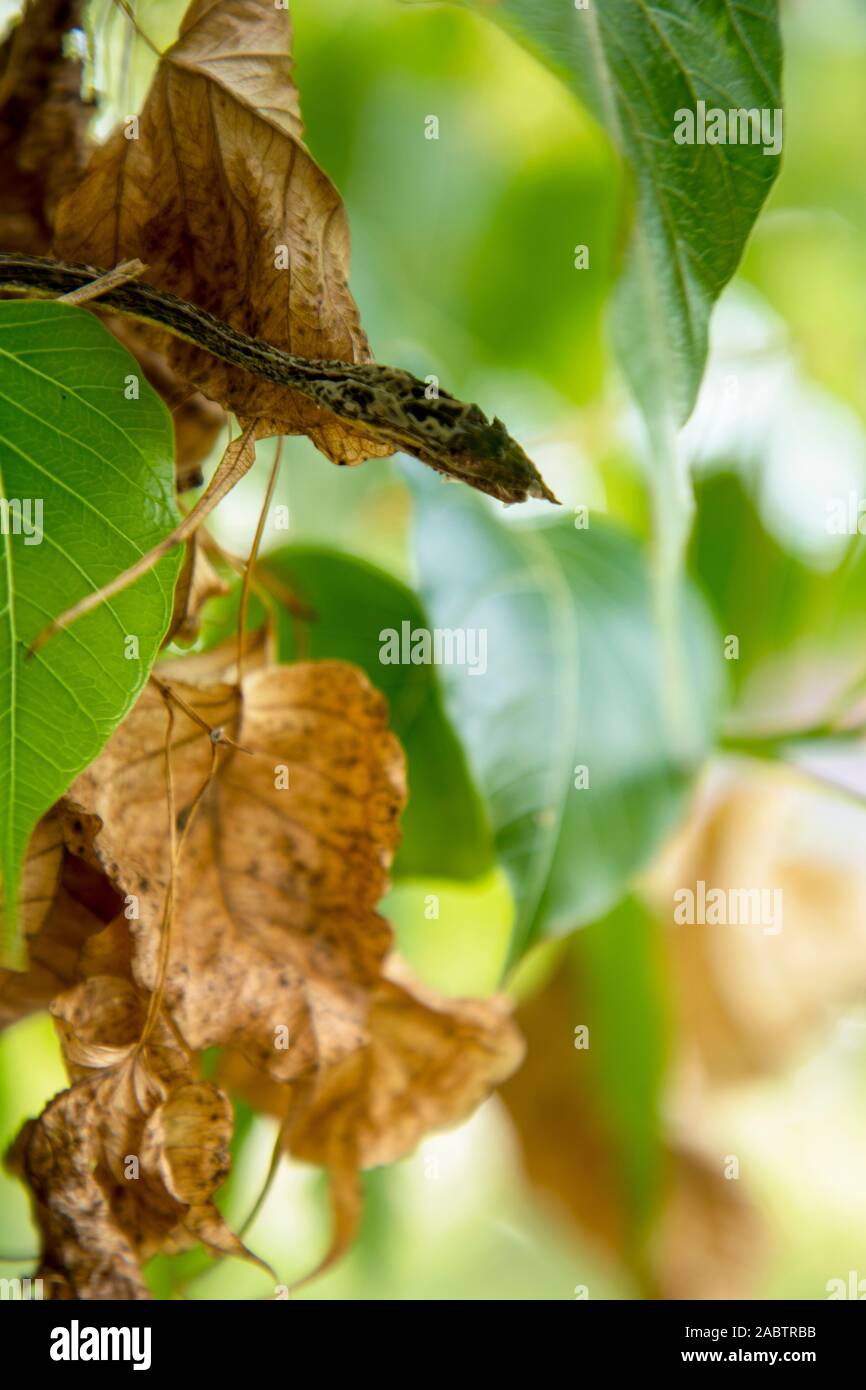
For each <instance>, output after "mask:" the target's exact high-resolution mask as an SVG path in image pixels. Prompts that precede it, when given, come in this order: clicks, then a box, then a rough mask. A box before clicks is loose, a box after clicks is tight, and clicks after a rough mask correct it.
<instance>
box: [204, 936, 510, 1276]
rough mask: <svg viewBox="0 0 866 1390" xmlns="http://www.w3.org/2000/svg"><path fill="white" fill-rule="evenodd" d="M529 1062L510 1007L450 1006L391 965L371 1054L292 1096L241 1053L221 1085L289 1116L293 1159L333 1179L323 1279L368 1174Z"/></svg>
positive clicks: (491, 1003) (377, 991)
mask: <svg viewBox="0 0 866 1390" xmlns="http://www.w3.org/2000/svg"><path fill="white" fill-rule="evenodd" d="M523 1053H524V1047H523V1041H522V1039H521V1036H520V1033H519V1032H518V1030H517V1028H516V1027H515V1025H514V1023H513V1022H512V1021H511V1018H510V1016H509V1006H508V1004H507V1003H506V1001H505V1000H503V999H449V998H446V997H445V996H443V995H440V994H437V993H436V992H435V991H433V990H431V989H429V988H427V987H426V986H424V985H422V984H421V983H420V982H419V981H417V980H415V979H413V978H412V976H411V975H410V973H409V971H408V970H407V969H406V968H405V966H403V965H402V963H400V962H398V961H397V960H396V959H395V958H393V957H392V958H390V959H389V961H388V962H387V964H386V967H385V971H384V974H383V976H382V978H381V979H380V980H379V981H378V982H377V984H376V986H375V988H374V989H373V991H372V995H371V1001H370V1016H369V1036H368V1040H367V1042H366V1044H365V1045H364V1046H363V1047H361V1048H359V1049H357V1050H356V1051H355V1052H353V1053H351V1054H349V1055H347V1056H345V1057H344V1058H342V1059H341V1060H339V1061H338V1062H336V1063H335V1064H333V1065H332V1066H330V1067H326V1068H323V1069H322V1070H321V1072H319V1073H318V1075H316V1076H314V1077H312V1078H310V1079H308V1080H306V1081H302V1082H299V1083H297V1084H295V1085H293V1086H290V1087H288V1088H286V1087H280V1086H277V1085H275V1084H274V1082H273V1081H272V1080H271V1079H270V1078H269V1077H267V1076H265V1075H264V1074H263V1073H262V1072H261V1071H257V1070H256V1069H255V1068H253V1067H251V1066H250V1064H249V1062H248V1061H247V1060H246V1059H245V1058H243V1057H241V1056H240V1055H238V1054H233V1055H230V1056H229V1057H228V1058H227V1059H226V1061H225V1065H224V1072H223V1076H222V1080H223V1083H224V1084H225V1085H226V1086H227V1088H228V1089H229V1090H235V1091H237V1092H238V1093H239V1094H240V1095H242V1096H244V1097H245V1098H246V1099H248V1100H250V1101H251V1102H252V1103H253V1104H254V1105H256V1106H257V1107H258V1108H260V1109H264V1110H268V1111H270V1112H271V1113H273V1114H276V1115H278V1116H280V1117H281V1118H285V1117H286V1116H288V1119H287V1122H286V1125H285V1128H284V1143H285V1148H286V1151H287V1152H288V1153H291V1154H292V1155H293V1156H294V1157H295V1158H298V1159H302V1160H303V1161H305V1162H307V1163H316V1164H319V1165H321V1166H323V1167H325V1168H326V1169H327V1170H328V1173H329V1176H330V1180H331V1195H332V1204H333V1208H334V1235H333V1241H332V1245H331V1248H330V1250H329V1252H328V1255H327V1257H326V1259H325V1261H324V1263H323V1265H322V1266H320V1268H319V1270H318V1271H317V1273H318V1272H321V1269H322V1268H324V1267H325V1265H328V1264H331V1263H332V1262H333V1261H334V1260H335V1259H337V1258H338V1257H339V1256H340V1255H341V1254H342V1253H343V1252H344V1251H345V1249H346V1248H347V1247H348V1245H349V1244H350V1242H351V1240H352V1237H353V1235H354V1234H355V1231H356V1229H357V1225H358V1219H359V1217H360V1212H361V1201H362V1194H361V1184H360V1177H359V1174H360V1172H361V1170H362V1169H365V1168H375V1167H378V1166H380V1165H382V1164H386V1163H394V1162H396V1161H397V1160H398V1159H400V1158H405V1157H406V1155H407V1154H409V1153H411V1152H412V1150H413V1149H414V1148H415V1147H416V1145H417V1144H418V1143H419V1141H420V1140H421V1139H423V1138H424V1136H425V1135H427V1134H429V1133H430V1132H431V1131H433V1130H437V1129H447V1128H449V1127H451V1126H453V1125H456V1124H458V1123H459V1122H460V1121H461V1120H464V1119H465V1118H466V1117H467V1116H468V1115H470V1114H471V1113H472V1111H473V1110H475V1109H476V1107H477V1106H478V1105H479V1104H480V1103H481V1101H482V1100H484V1099H485V1098H486V1097H487V1096H488V1095H489V1094H490V1092H491V1091H492V1090H493V1088H494V1087H495V1086H498V1085H499V1084H500V1082H502V1081H504V1080H505V1079H506V1077H509V1076H510V1075H511V1074H512V1072H514V1071H515V1069H516V1068H517V1067H519V1065H520V1063H521V1061H522V1059H523ZM287 1089H288V1094H287Z"/></svg>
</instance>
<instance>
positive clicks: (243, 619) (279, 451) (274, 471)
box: [237, 435, 283, 685]
mask: <svg viewBox="0 0 866 1390" xmlns="http://www.w3.org/2000/svg"><path fill="white" fill-rule="evenodd" d="M282 457H283V436H282V435H281V436H280V438H279V439H278V440H277V447H276V449H275V451H274V462H273V465H272V467H271V476H270V478H269V479H268V486H267V489H266V491H265V499H264V501H263V503H262V509H261V511H260V512H259V524H258V526H257V527H256V534H255V535H254V536H253V543H252V547H251V549H250V553H249V556H248V557H247V563H246V568H245V569H244V577H243V583H242V584H241V601H240V607H239V608H238V662H237V665H238V685H242V684H243V678H244V671H243V662H244V630H245V628H246V625H247V611H248V609H249V604H250V582H251V580H252V577H253V573H254V571H255V568H256V560H257V559H258V554H259V546H260V545H261V543H262V534H263V532H264V529H265V521H266V520H267V515H268V511H269V509H270V505H271V498H272V497H273V495H274V488H275V487H276V485H277V475H278V474H279V471H280V460H281V459H282Z"/></svg>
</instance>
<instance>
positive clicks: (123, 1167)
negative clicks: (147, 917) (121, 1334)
mask: <svg viewBox="0 0 866 1390" xmlns="http://www.w3.org/2000/svg"><path fill="white" fill-rule="evenodd" d="M52 1012H53V1014H54V1016H55V1019H56V1021H57V1025H58V1031H59V1033H60V1037H61V1043H62V1047H63V1053H64V1058H65V1060H66V1064H67V1067H68V1069H69V1073H70V1077H71V1078H72V1085H71V1086H70V1087H69V1089H68V1090H66V1091H63V1092H62V1093H61V1094H60V1095H59V1096H56V1097H55V1098H54V1100H52V1101H51V1102H50V1103H49V1105H48V1106H47V1107H46V1109H45V1110H44V1111H43V1113H42V1115H41V1116H40V1117H39V1119H38V1120H36V1121H30V1122H29V1123H28V1124H27V1125H26V1126H25V1128H24V1130H23V1131H22V1133H21V1134H20V1135H19V1137H18V1139H17V1141H16V1143H15V1146H14V1148H13V1151H12V1166H13V1168H14V1169H16V1171H18V1172H20V1174H21V1176H22V1177H23V1178H24V1179H25V1181H26V1182H27V1184H28V1186H29V1188H30V1190H31V1193H32V1196H33V1201H34V1212H35V1216H36V1220H37V1224H38V1225H39V1228H40V1231H41V1234H42V1241H43V1249H42V1261H41V1265H40V1268H39V1270H38V1273H37V1277H40V1278H43V1279H45V1280H46V1282H47V1284H48V1288H49V1292H50V1294H51V1296H52V1297H60V1298H64V1297H65V1298H72V1297H74V1298H124V1299H129V1298H134V1299H140V1298H147V1297H148V1296H149V1295H148V1291H147V1288H146V1285H145V1283H144V1281H143V1279H142V1277H141V1273H140V1265H141V1263H142V1262H143V1261H144V1260H146V1259H148V1258H149V1257H150V1256H151V1255H152V1254H153V1253H155V1252H156V1251H157V1250H159V1249H175V1250H179V1249H183V1248H186V1247H187V1246H189V1245H190V1244H192V1243H194V1242H195V1241H197V1240H201V1241H204V1242H205V1243H206V1244H207V1245H209V1246H210V1247H211V1248H212V1249H214V1250H217V1251H221V1252H223V1253H227V1254H234V1255H239V1256H242V1257H245V1258H251V1257H250V1256H249V1253H248V1252H247V1251H246V1249H245V1247H244V1246H243V1244H242V1243H241V1242H240V1241H239V1240H238V1239H237V1237H236V1236H234V1235H233V1234H232V1232H231V1231H230V1230H229V1228H228V1227H227V1226H226V1224H225V1222H224V1221H223V1219H222V1217H221V1216H220V1214H219V1212H218V1211H217V1209H216V1207H215V1206H214V1205H213V1194H214V1192H215V1190H216V1189H217V1187H219V1185H220V1184H221V1183H222V1181H223V1180H224V1179H225V1177H226V1176H227V1173H228V1169H229V1157H228V1144H229V1140H230V1137H231V1127H232V1121H231V1107H230V1106H229V1103H228V1101H227V1099H226V1097H225V1095H224V1094H223V1093H222V1092H221V1091H220V1090H219V1089H218V1088H217V1087H216V1086H214V1085H212V1084H211V1083H210V1082H201V1081H195V1080H194V1079H193V1077H192V1072H191V1064H190V1059H189V1057H188V1056H187V1054H186V1053H185V1052H184V1051H183V1049H182V1048H181V1047H180V1046H179V1045H178V1043H177V1041H176V1040H175V1038H174V1036H173V1035H172V1033H171V1030H170V1029H169V1028H168V1027H167V1026H166V1025H165V1024H164V1023H162V1022H157V1024H156V1025H155V1027H154V1029H153V1031H152V1033H151V1035H150V1037H149V1039H148V1041H147V1044H146V1045H145V1046H144V1047H141V1046H140V1044H139V1040H140V1038H141V1035H142V1029H143V1026H144V1021H145V1014H146V997H145V996H144V995H143V993H142V992H141V991H140V990H138V989H137V988H136V986H135V985H134V984H133V983H132V982H131V981H129V980H124V979H120V978H117V977H111V976H94V977H93V978H91V979H89V980H87V981H86V982H84V983H83V984H81V985H78V986H76V987H75V988H74V989H72V990H70V991H67V992H66V993H65V994H62V995H60V996H59V998H58V999H57V1000H56V1001H55V1003H54V1005H53V1007H52Z"/></svg>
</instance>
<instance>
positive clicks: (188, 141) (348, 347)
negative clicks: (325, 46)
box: [55, 0, 391, 463]
mask: <svg viewBox="0 0 866 1390" xmlns="http://www.w3.org/2000/svg"><path fill="white" fill-rule="evenodd" d="M290 51H291V26H290V20H289V15H288V11H287V9H286V8H278V7H276V6H274V5H272V4H263V3H262V2H261V0H193V3H192V4H191V5H190V7H189V9H188V10H187V12H186V14H185V16H184V19H183V22H182V24H181V29H180V37H179V38H178V40H177V42H176V43H175V44H174V45H173V46H172V47H171V48H170V49H168V51H167V52H166V53H165V54H164V55H163V57H162V59H161V61H160V64H159V67H158V69H157V72H156V75H155V77H154V80H153V84H152V86H151V89H150V92H149V94H148V98H147V101H146V103H145V106H144V109H143V111H142V113H141V117H140V126H139V130H138V138H137V139H135V140H129V139H127V138H126V137H125V135H124V132H123V130H118V131H117V132H116V133H115V134H114V135H113V136H112V137H111V138H110V139H109V140H108V141H107V143H106V144H105V145H102V146H100V148H99V149H97V150H95V151H94V153H93V156H92V158H91V161H90V164H89V166H88V168H87V171H86V173H85V176H84V178H83V179H82V181H81V183H80V184H79V186H78V187H77V188H76V189H75V190H74V191H73V192H72V193H70V195H69V196H68V197H67V198H66V199H64V201H63V203H62V205H61V207H60V209H59V210H58V216H57V223H56V238H55V250H56V253H57V254H58V255H59V256H61V257H63V258H65V259H68V260H73V261H75V260H77V261H84V262H87V263H90V264H95V265H102V266H113V265H116V264H117V263H118V262H119V261H123V260H127V259H130V258H132V257H139V258H140V259H141V260H142V261H144V262H145V264H146V265H147V267H148V269H147V272H146V275H145V279H146V280H147V281H148V282H149V283H151V284H152V285H154V286H155V287H157V288H158V289H162V290H168V291H170V292H171V293H174V294H176V295H179V296H180V297H181V298H182V299H185V300H189V301H191V302H192V303H193V304H195V305H197V306H198V307H199V308H201V309H206V310H208V311H209V312H211V313H213V314H215V315H216V316H217V317H218V318H220V319H222V320H223V321H225V322H227V323H229V324H230V325H231V326H232V327H234V328H237V329H240V330H241V331H242V332H244V333H247V334H249V335H251V336H252V337H254V338H259V339H262V340H263V341H265V342H268V343H271V344H273V345H274V346H276V347H280V348H285V349H286V350H287V351H290V352H293V353H296V354H298V355H299V356H302V357H313V358H336V359H340V360H344V361H347V362H364V361H368V360H369V358H370V350H369V345H368V343H367V339H366V337H365V335H364V333H363V330H362V329H361V325H360V319H359V315H358V310H357V307H356V305H355V302H354V300H353V299H352V296H351V294H350V292H349V288H348V283H347V277H348V264H349V231H348V222H347V218H346V213H345V209H344V207H343V204H342V202H341V200H340V197H339V195H338V193H337V191H336V189H335V188H334V186H333V184H332V183H331V181H330V180H329V179H328V177H327V175H326V174H325V173H324V172H323V171H322V170H321V169H320V168H319V166H318V164H316V162H315V160H314V159H313V158H312V156H311V155H310V153H309V151H308V150H307V149H306V147H305V146H304V144H303V141H302V138H301V137H302V124H301V116H300V107H299V102H298V92H297V88H296V87H295V84H294V79H293V76H292V63H291V57H290ZM158 345H159V347H160V349H161V351H162V352H163V353H164V354H165V356H166V358H167V360H168V362H169V365H170V366H171V368H172V369H173V370H174V371H175V372H176V373H177V374H178V375H179V376H180V377H182V378H183V379H184V380H185V381H187V382H189V383H191V384H192V385H194V386H196V387H199V388H200V389H201V390H202V391H203V392H204V393H205V394H206V395H207V396H210V397H212V398H213V399H214V400H217V401H220V402H221V403H222V404H223V405H224V406H225V407H226V408H227V409H230V410H232V411H234V413H235V414H236V415H238V416H239V417H242V418H244V419H256V420H258V422H259V425H258V430H259V434H260V435H267V434H299V433H302V434H308V435H309V436H310V438H311V439H312V440H313V442H314V443H315V444H316V445H317V447H318V448H320V449H321V450H322V452H323V453H325V454H327V455H328V456H329V457H330V458H332V459H335V460H337V461H340V462H345V463H357V462H360V461H361V460H362V459H364V458H373V457H383V456H384V455H386V454H388V453H390V452H391V449H390V448H389V447H387V446H383V445H382V444H380V443H377V442H376V441H375V440H373V439H369V438H366V437H365V436H364V434H363V431H362V430H360V429H352V428H351V427H349V426H347V425H345V424H343V423H340V422H339V421H337V420H336V418H335V417H334V416H333V415H331V413H330V412H329V411H327V410H325V409H322V408H321V407H318V406H314V405H313V404H312V403H311V402H310V401H309V400H307V399H306V398H305V397H303V396H300V395H298V394H297V393H296V392H295V391H292V390H290V389H288V388H286V387H284V386H275V385H271V384H268V383H266V382H263V381H261V380H259V379H258V378H255V377H253V376H251V375H250V374H249V373H248V372H246V371H244V370H243V369H240V368H237V367H234V366H230V365H227V364H226V363H224V362H221V361H219V360H217V359H216V358H214V357H212V356H211V355H210V354H209V353H207V352H203V351H202V350H201V349H200V348H197V347H196V346H195V345H194V344H192V343H189V342H186V341H183V340H180V339H178V338H176V337H170V336H168V335H166V334H160V335H159V342H158Z"/></svg>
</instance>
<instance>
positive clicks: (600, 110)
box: [470, 0, 782, 423]
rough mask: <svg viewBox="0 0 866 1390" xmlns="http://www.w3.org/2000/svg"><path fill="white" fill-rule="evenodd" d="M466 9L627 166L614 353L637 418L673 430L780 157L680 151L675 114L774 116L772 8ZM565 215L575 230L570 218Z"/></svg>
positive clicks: (683, 0) (776, 75) (617, 0)
mask: <svg viewBox="0 0 866 1390" xmlns="http://www.w3.org/2000/svg"><path fill="white" fill-rule="evenodd" d="M470 4H471V6H472V7H473V8H476V9H478V10H479V11H481V12H482V13H484V14H486V15H489V16H491V17H493V18H495V19H498V20H499V21H500V22H501V23H502V24H503V25H504V26H505V27H506V28H507V29H508V30H509V31H510V32H511V33H513V34H514V35H515V36H516V37H517V38H518V39H520V40H521V41H523V42H524V43H526V44H527V45H528V46H529V47H530V48H531V49H532V50H533V51H534V52H535V53H536V54H537V55H538V57H540V58H541V59H542V61H544V62H546V63H547V64H548V65H549V66H550V67H551V68H552V69H553V70H554V71H555V72H557V73H558V74H559V75H560V76H561V77H562V78H563V79H564V80H565V81H566V82H567V83H568V85H569V86H570V87H571V88H572V90H573V91H574V92H575V93H576V94H577V96H578V97H579V98H580V100H581V101H583V102H584V103H585V104H586V105H587V106H588V107H589V108H590V109H591V110H592V111H593V113H594V114H595V115H596V117H597V118H598V120H599V121H600V122H601V123H602V125H603V126H604V127H605V129H606V130H607V131H608V133H609V135H610V136H611V139H612V140H613V142H614V144H615V145H616V146H617V148H618V149H619V150H620V152H621V154H623V155H624V157H625V158H626V160H627V161H628V163H629V165H630V166H631V169H632V172H633V176H634V183H635V200H636V206H635V208H634V215H633V220H632V229H631V237H630V241H629V244H628V248H627V251H626V257H625V264H624V267H623V275H622V279H621V282H620V286H619V291H618V296H617V306H616V334H617V340H618V346H619V351H620V355H621V357H622V359H623V363H624V366H625V369H626V371H627V374H628V376H629V379H630V381H631V384H632V387H633V389H634V391H635V394H636V395H637V397H638V400H639V401H640V403H641V406H642V408H643V410H644V412H645V413H646V415H647V417H648V418H649V419H650V420H653V419H655V418H658V417H659V416H660V415H666V416H667V417H668V418H669V419H671V420H672V421H673V422H675V423H681V422H682V421H683V420H684V419H685V417H686V416H687V415H688V414H689V412H690V410H691V408H692V406H693V404H694V400H695V396H696V394H697V389H698V386H699V384H700V379H701V375H702V373H703V368H704V362H705V358H706V352H707V326H708V322H709V316H710V313H711V310H712V307H713V304H714V302H715V300H716V298H717V297H718V295H719V293H720V292H721V290H722V289H723V287H724V286H725V284H726V283H727V281H728V280H729V279H730V277H731V275H732V274H733V272H734V270H735V269H736V266H737V263H738V261H739V259H740V256H741V254H742V251H743V247H744V245H745V241H746V238H747V236H748V234H749V231H750V229H751V227H752V224H753V223H754V221H755V218H756V216H757V214H758V212H759V210H760V208H761V205H762V203H763V201H764V199H765V198H766V196H767V193H768V192H769V190H770V186H771V184H772V182H773V179H774V178H775V176H776V173H777V171H778V168H779V158H778V154H775V155H773V154H765V152H764V148H763V147H762V145H761V144H759V143H754V144H753V143H749V144H745V143H744V144H739V143H734V144H727V143H726V144H697V143H696V144H678V143H677V142H676V141H675V139H674V132H675V129H676V126H677V121H676V113H677V112H678V111H684V110H691V111H692V112H694V111H696V109H697V103H698V102H699V101H701V102H705V103H706V109H707V110H710V109H721V110H723V111H724V112H725V113H727V112H729V111H731V110H734V111H736V110H740V109H745V110H756V111H758V112H761V111H767V112H768V113H773V112H775V111H778V110H780V109H781V104H782V103H781V94H780V72H781V44H780V38H779V28H778V16H777V4H776V0H700V3H697V2H696V0H655V3H653V4H649V3H647V0H603V3H597V0H590V3H589V4H588V5H587V6H586V8H577V7H576V6H575V5H574V4H573V3H572V0H499V3H494V4H492V5H491V4H490V0H470ZM777 128H778V126H777ZM767 133H768V135H772V126H768V130H767ZM575 216H576V218H577V222H576V225H578V226H579V217H578V216H577V209H576V211H575ZM590 249H591V248H590Z"/></svg>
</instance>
